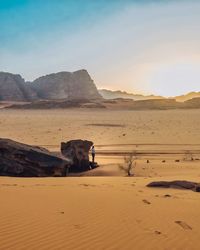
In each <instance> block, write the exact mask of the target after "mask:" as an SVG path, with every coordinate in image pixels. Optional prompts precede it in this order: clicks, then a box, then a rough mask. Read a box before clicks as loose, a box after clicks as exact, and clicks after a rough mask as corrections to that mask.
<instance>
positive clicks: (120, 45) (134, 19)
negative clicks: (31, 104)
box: [0, 0, 200, 96]
mask: <svg viewBox="0 0 200 250" xmlns="http://www.w3.org/2000/svg"><path fill="white" fill-rule="evenodd" d="M82 68H85V69H87V70H88V72H89V73H90V75H91V76H92V78H93V79H94V80H95V83H96V84H97V86H98V87H99V88H109V89H114V90H117V89H122V90H126V91H129V92H135V93H144V94H148V93H154V94H160V95H165V96H169V95H171V96H172V95H178V94H183V93H185V92H189V91H200V1H199V0H196V1H195V0H194V1H192V0H176V1H175V0H152V1H150V0H0V71H8V72H12V73H20V74H21V75H22V76H23V77H24V78H25V79H26V80H32V79H35V78H37V77H38V76H41V75H45V74H48V73H51V72H58V71H75V70H78V69H82Z"/></svg>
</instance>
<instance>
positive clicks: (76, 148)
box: [61, 140, 93, 172]
mask: <svg viewBox="0 0 200 250" xmlns="http://www.w3.org/2000/svg"><path fill="white" fill-rule="evenodd" d="M92 145H93V142H92V141H83V140H72V141H68V142H66V143H65V142H62V143H61V153H62V154H63V155H64V156H65V157H67V158H68V159H70V160H71V161H72V165H71V167H70V169H69V171H70V172H82V171H87V170H89V169H90V168H91V162H90V161H89V150H90V148H91V146H92Z"/></svg>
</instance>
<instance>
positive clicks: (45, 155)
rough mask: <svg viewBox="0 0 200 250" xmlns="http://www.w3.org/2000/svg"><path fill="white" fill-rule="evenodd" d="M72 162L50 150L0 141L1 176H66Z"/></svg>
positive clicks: (4, 140) (5, 140)
mask: <svg viewBox="0 0 200 250" xmlns="http://www.w3.org/2000/svg"><path fill="white" fill-rule="evenodd" d="M69 164H70V161H68V160H67V159H63V158H59V157H57V156H55V155H53V154H52V153H50V152H49V151H48V150H46V149H44V148H40V147H33V146H29V145H26V144H22V143H19V142H15V141H12V140H9V139H0V175H4V176H20V177H43V176H65V175H66V172H67V169H68V168H69V166H70V165H69Z"/></svg>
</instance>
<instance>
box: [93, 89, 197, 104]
mask: <svg viewBox="0 0 200 250" xmlns="http://www.w3.org/2000/svg"><path fill="white" fill-rule="evenodd" d="M98 91H99V93H100V94H101V96H102V97H103V98H105V99H117V98H123V99H132V100H134V101H142V100H150V99H151V100H155V99H174V100H176V101H177V102H185V101H187V100H190V99H193V98H198V97H200V92H190V93H188V94H186V95H180V96H175V97H169V98H166V97H163V96H155V95H146V96H145V95H139V94H132V93H127V92H125V91H120V90H117V91H113V90H108V89H99V90H98Z"/></svg>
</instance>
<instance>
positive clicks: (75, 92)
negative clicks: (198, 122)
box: [30, 70, 102, 100]
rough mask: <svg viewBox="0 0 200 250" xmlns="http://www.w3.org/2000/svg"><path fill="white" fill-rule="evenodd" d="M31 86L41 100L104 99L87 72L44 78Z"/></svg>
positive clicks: (80, 71) (51, 75)
mask: <svg viewBox="0 0 200 250" xmlns="http://www.w3.org/2000/svg"><path fill="white" fill-rule="evenodd" d="M30 86H31V88H32V89H34V90H35V91H36V92H37V95H38V96H39V98H41V99H48V100H55V99H65V100H82V99H87V100H92V99H99V98H102V97H101V96H100V94H99V92H98V90H97V88H96V86H95V84H94V82H93V80H92V79H91V77H90V75H89V74H88V72H87V71H86V70H79V71H75V72H59V73H55V74H50V75H46V76H42V77H39V78H38V79H36V80H35V81H34V82H33V83H32V84H31V85H30Z"/></svg>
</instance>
